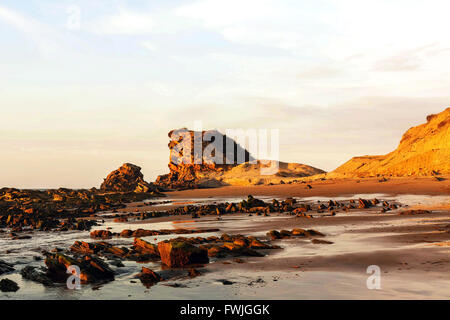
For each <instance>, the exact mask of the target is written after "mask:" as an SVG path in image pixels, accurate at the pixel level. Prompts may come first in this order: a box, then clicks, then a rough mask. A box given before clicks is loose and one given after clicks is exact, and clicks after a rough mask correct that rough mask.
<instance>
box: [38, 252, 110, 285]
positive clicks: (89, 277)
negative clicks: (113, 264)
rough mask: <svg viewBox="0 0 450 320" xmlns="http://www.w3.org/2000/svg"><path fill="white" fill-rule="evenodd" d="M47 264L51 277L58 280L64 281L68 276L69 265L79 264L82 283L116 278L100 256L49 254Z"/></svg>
mask: <svg viewBox="0 0 450 320" xmlns="http://www.w3.org/2000/svg"><path fill="white" fill-rule="evenodd" d="M45 264H46V266H47V268H48V271H47V274H48V276H49V278H51V279H54V281H56V282H64V281H66V279H67V278H68V276H69V274H68V273H67V268H68V267H69V266H78V267H79V268H80V274H79V275H78V276H79V278H80V281H81V282H82V283H94V282H98V281H111V280H114V271H113V270H112V269H110V268H109V266H108V265H107V264H106V263H105V262H103V261H102V260H100V259H98V258H94V257H91V256H84V257H83V258H79V259H74V258H71V257H69V256H66V255H63V254H61V253H56V254H47V258H46V259H45Z"/></svg>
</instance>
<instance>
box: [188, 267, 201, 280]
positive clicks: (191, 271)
mask: <svg viewBox="0 0 450 320" xmlns="http://www.w3.org/2000/svg"><path fill="white" fill-rule="evenodd" d="M200 275H201V272H200V271H198V270H197V269H194V268H190V269H189V271H188V276H189V277H191V278H195V277H198V276H200Z"/></svg>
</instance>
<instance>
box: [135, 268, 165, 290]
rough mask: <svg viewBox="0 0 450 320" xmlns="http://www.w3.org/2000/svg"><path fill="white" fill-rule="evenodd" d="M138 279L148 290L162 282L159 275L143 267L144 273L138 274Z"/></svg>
mask: <svg viewBox="0 0 450 320" xmlns="http://www.w3.org/2000/svg"><path fill="white" fill-rule="evenodd" d="M138 278H139V279H140V280H141V282H142V284H143V285H144V286H146V287H147V288H149V287H151V286H152V285H154V284H155V283H157V282H159V281H161V280H162V278H161V276H160V275H159V274H157V273H156V272H154V271H153V270H151V269H149V268H146V267H142V271H141V273H139V274H138Z"/></svg>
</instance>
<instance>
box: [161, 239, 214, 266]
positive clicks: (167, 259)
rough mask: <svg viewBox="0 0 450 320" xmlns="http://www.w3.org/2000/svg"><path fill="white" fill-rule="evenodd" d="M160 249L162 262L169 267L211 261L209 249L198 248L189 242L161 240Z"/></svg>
mask: <svg viewBox="0 0 450 320" xmlns="http://www.w3.org/2000/svg"><path fill="white" fill-rule="evenodd" d="M158 250H159V254H160V256H161V262H162V263H164V264H165V265H167V266H169V267H184V266H186V265H189V264H203V263H209V258H208V251H207V250H206V249H203V248H197V247H195V246H194V245H191V244H189V243H187V242H181V241H180V242H175V241H172V242H169V241H163V242H159V243H158Z"/></svg>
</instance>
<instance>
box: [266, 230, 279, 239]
mask: <svg viewBox="0 0 450 320" xmlns="http://www.w3.org/2000/svg"><path fill="white" fill-rule="evenodd" d="M267 236H268V237H270V238H271V239H272V240H277V239H281V238H282V236H281V234H280V233H279V232H278V231H277V230H271V231H269V232H268V233H267Z"/></svg>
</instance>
